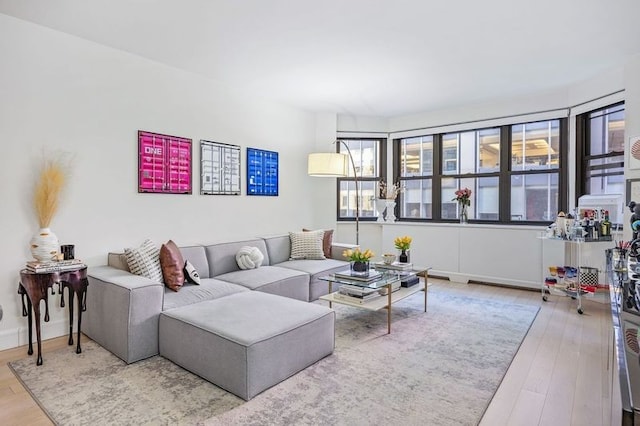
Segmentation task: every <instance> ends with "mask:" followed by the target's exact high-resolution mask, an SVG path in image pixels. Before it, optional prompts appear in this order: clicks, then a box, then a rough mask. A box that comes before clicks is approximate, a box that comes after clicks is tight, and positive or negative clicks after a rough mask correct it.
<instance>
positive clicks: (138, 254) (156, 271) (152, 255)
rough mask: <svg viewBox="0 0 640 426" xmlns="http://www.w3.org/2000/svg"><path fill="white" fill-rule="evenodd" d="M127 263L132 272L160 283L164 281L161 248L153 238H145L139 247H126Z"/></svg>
mask: <svg viewBox="0 0 640 426" xmlns="http://www.w3.org/2000/svg"><path fill="white" fill-rule="evenodd" d="M124 255H125V257H126V258H127V265H128V266H129V270H130V271H131V273H132V274H136V275H141V276H143V277H147V278H149V279H150V280H153V281H155V282H158V283H163V282H164V281H163V280H162V269H161V268H160V250H158V247H156V245H155V244H154V243H153V241H151V240H145V241H144V242H143V243H142V244H141V245H140V247H138V248H126V249H124Z"/></svg>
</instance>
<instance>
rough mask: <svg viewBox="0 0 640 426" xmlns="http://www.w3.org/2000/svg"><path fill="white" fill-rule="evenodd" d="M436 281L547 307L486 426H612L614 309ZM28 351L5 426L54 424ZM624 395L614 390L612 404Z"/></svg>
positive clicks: (6, 399)
mask: <svg viewBox="0 0 640 426" xmlns="http://www.w3.org/2000/svg"><path fill="white" fill-rule="evenodd" d="M429 281H430V282H432V283H433V286H432V287H431V288H436V287H438V286H447V288H449V289H450V290H451V291H454V292H459V293H460V294H465V295H470V296H473V295H478V296H484V297H486V296H491V297H493V298H495V299H497V300H501V301H504V302H513V303H521V304H529V305H539V306H540V307H541V309H540V312H539V313H538V316H537V318H536V320H535V321H534V323H533V325H532V326H531V329H530V330H529V333H528V334H527V337H526V338H525V340H524V341H523V343H522V345H521V347H520V349H519V351H518V353H517V354H516V356H515V358H514V359H513V362H512V364H511V367H510V368H509V370H508V371H507V374H506V375H505V377H504V379H503V381H502V384H501V385H500V387H499V389H498V391H497V392H496V394H495V396H494V398H493V400H492V401H491V404H490V405H489V407H488V409H487V411H486V413H485V416H484V418H483V419H482V421H481V422H480V425H481V426H496V425H514V426H515V425H518V426H526V425H553V426H561V425H580V426H586V425H598V426H600V425H609V424H612V421H611V416H612V408H611V407H612V404H611V401H612V396H611V392H610V389H611V383H610V381H611V376H612V374H611V370H610V369H611V368H612V362H613V360H612V358H611V353H610V345H611V343H610V342H611V339H612V327H611V316H610V313H609V306H608V305H607V304H605V303H599V302H597V301H595V300H589V299H586V300H583V307H584V310H585V312H584V314H583V315H579V314H578V313H577V312H576V302H575V301H574V300H572V299H571V298H569V297H561V296H551V297H550V298H549V301H548V302H542V300H541V295H540V292H534V291H526V290H515V289H508V288H503V287H495V286H488V285H482V284H459V283H452V282H449V281H445V280H439V279H434V278H430V279H429ZM83 337H84V336H83ZM62 347H67V338H66V337H58V338H55V339H51V340H48V341H45V342H43V354H44V362H45V365H46V353H47V352H48V351H53V350H56V349H58V348H62ZM26 352H27V351H26V347H20V348H15V349H9V350H5V351H1V352H0V424H1V425H50V424H51V422H50V421H49V419H48V418H47V416H46V415H45V414H44V413H43V412H42V410H41V409H40V407H38V405H37V404H36V403H35V401H34V400H33V399H32V398H31V396H30V395H29V393H28V392H27V391H26V390H25V389H24V388H23V386H22V385H21V384H20V382H19V381H18V380H17V379H16V378H15V376H14V375H13V373H12V372H11V370H10V369H9V367H8V366H7V363H8V362H10V361H13V360H16V359H20V358H24V357H26V356H27V355H26ZM34 368H36V366H35V359H34ZM615 386H617V384H615V383H614V389H615ZM618 398H619V396H616V394H615V393H614V398H613V399H614V400H616V399H618ZM613 407H614V408H613V414H614V419H615V420H614V424H620V421H619V420H617V418H616V413H617V414H619V413H620V410H621V409H620V408H619V407H620V405H619V402H618V403H617V404H616V403H614V404H613Z"/></svg>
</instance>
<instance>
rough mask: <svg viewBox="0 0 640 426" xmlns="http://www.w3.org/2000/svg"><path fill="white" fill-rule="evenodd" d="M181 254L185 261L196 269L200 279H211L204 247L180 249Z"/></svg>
mask: <svg viewBox="0 0 640 426" xmlns="http://www.w3.org/2000/svg"><path fill="white" fill-rule="evenodd" d="M180 253H181V254H182V258H183V259H184V260H185V261H186V260H188V261H189V262H190V263H191V264H192V265H193V267H194V268H196V271H198V275H199V276H200V278H209V277H210V275H209V261H208V260H207V253H206V251H205V248H204V246H187V247H180Z"/></svg>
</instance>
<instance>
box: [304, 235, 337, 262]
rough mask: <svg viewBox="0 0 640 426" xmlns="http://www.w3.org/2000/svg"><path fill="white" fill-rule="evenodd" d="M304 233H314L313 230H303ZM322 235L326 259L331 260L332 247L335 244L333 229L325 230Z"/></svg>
mask: <svg viewBox="0 0 640 426" xmlns="http://www.w3.org/2000/svg"><path fill="white" fill-rule="evenodd" d="M302 231H303V232H312V231H313V230H312V229H302ZM322 232H324V234H323V235H322V251H323V253H324V257H326V258H327V259H331V245H332V244H333V229H325V230H324V231H322Z"/></svg>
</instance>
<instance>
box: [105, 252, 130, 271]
mask: <svg viewBox="0 0 640 426" xmlns="http://www.w3.org/2000/svg"><path fill="white" fill-rule="evenodd" d="M107 265H109V266H113V267H114V268H117V269H120V270H122V271H127V272H131V270H130V269H129V265H128V264H127V256H125V254H124V253H114V252H110V253H109V254H108V255H107Z"/></svg>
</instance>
